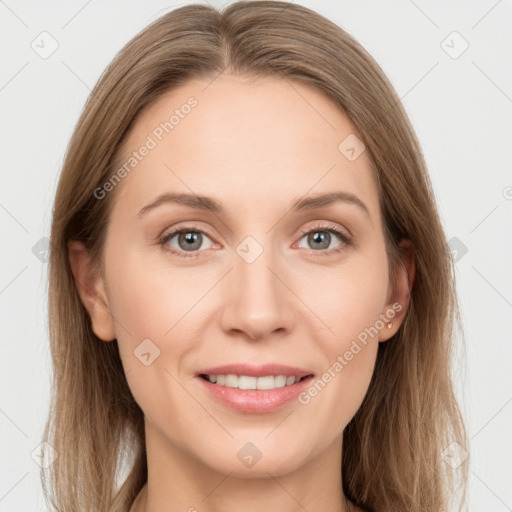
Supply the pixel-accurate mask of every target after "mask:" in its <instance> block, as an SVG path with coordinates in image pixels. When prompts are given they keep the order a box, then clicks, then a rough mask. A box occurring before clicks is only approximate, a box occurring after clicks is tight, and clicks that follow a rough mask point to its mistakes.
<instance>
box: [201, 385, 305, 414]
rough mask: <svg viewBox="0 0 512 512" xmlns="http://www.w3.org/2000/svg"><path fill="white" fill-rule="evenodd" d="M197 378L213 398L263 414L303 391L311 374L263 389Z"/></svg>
mask: <svg viewBox="0 0 512 512" xmlns="http://www.w3.org/2000/svg"><path fill="white" fill-rule="evenodd" d="M197 378H198V379H199V380H200V381H201V382H202V383H203V385H204V386H205V387H206V389H207V390H208V391H209V392H210V393H211V394H212V396H213V397H214V398H215V399H217V400H219V401H220V402H222V403H223V404H226V405H228V406H229V407H232V408H233V409H236V410H238V411H240V412H248V413H254V414H263V413H266V412H271V411H275V410H276V409H278V408H279V407H282V406H283V405H285V404H286V403H287V402H290V401H291V400H293V399H294V398H295V397H296V396H297V395H298V394H299V393H301V392H302V391H304V390H305V389H306V388H307V387H308V386H309V384H310V381H311V380H312V379H313V377H312V376H309V377H307V378H305V379H303V380H301V381H300V382H296V383H295V384H291V385H290V386H284V387H282V388H275V389H266V390H263V389H238V388H230V387H228V386H221V385H219V384H214V383H213V382H210V381H209V380H206V379H203V378H202V377H197Z"/></svg>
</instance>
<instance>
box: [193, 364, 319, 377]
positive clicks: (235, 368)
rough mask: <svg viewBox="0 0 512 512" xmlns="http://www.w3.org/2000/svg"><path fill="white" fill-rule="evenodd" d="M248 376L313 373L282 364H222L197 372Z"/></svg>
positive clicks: (304, 374) (299, 375) (300, 375)
mask: <svg viewBox="0 0 512 512" xmlns="http://www.w3.org/2000/svg"><path fill="white" fill-rule="evenodd" d="M229 374H232V375H238V376H240V375H249V376H251V377H264V376H266V375H285V376H286V377H289V376H292V375H293V376H294V377H299V378H302V377H306V376H307V375H313V372H311V371H309V370H304V369H302V368H295V367H293V366H286V365H282V364H276V363H271V364H263V365H259V366H256V365H250V364H245V363H244V364H224V365H222V366H215V367H212V368H205V369H204V370H201V371H199V372H197V375H198V376H199V375H229Z"/></svg>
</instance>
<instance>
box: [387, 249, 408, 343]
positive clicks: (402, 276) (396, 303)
mask: <svg viewBox="0 0 512 512" xmlns="http://www.w3.org/2000/svg"><path fill="white" fill-rule="evenodd" d="M398 250H399V253H400V259H401V265H399V268H398V276H397V279H396V281H395V282H394V283H391V286H392V288H391V293H390V294H389V295H390V296H389V297H388V302H387V304H386V306H385V308H384V311H383V312H382V315H381V318H382V319H383V321H384V328H383V329H381V331H380V334H379V341H386V340H388V339H389V338H391V337H392V336H393V335H394V334H395V333H396V332H397V331H398V329H399V327H400V326H401V325H402V322H403V320H404V318H405V315H406V313H407V310H408V309H409V301H410V297H411V290H412V287H413V284H414V275H415V271H416V263H415V253H414V246H413V244H412V242H411V241H410V240H408V239H403V240H401V241H400V243H399V244H398ZM393 312H394V316H393ZM390 323H391V327H389V325H390Z"/></svg>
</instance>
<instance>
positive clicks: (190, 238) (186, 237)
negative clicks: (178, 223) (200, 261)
mask: <svg viewBox="0 0 512 512" xmlns="http://www.w3.org/2000/svg"><path fill="white" fill-rule="evenodd" d="M200 237H201V234H200V233H197V232H190V231H189V232H187V233H182V234H181V236H180V240H179V241H180V242H182V241H186V245H185V248H184V249H185V250H186V251H190V250H194V249H199V248H200V247H201V238H200ZM198 240H199V242H198ZM194 244H195V245H194Z"/></svg>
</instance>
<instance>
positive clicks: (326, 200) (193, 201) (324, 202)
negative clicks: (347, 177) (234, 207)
mask: <svg viewBox="0 0 512 512" xmlns="http://www.w3.org/2000/svg"><path fill="white" fill-rule="evenodd" d="M339 202H344V203H349V204H353V205H355V206H357V207H359V208H360V209H361V210H362V211H363V212H364V213H365V214H366V215H367V216H368V218H370V219H371V216H370V211H369V210H368V207H367V206H366V205H365V204H364V203H363V201H361V199H359V198H358V197H357V196H356V195H354V194H351V193H350V192H330V193H327V194H316V195H312V196H311V195H310V196H307V197H305V198H299V199H296V200H295V201H293V202H292V204H291V205H290V210H291V211H292V212H301V211H306V210H314V209H316V208H322V207H325V206H330V205H331V204H335V203H339ZM163 204H180V205H183V206H188V207H189V208H194V209H196V210H204V211H210V212H213V213H216V214H220V215H222V214H223V213H224V209H223V208H222V206H221V204H220V203H219V202H218V201H217V200H215V199H213V198H212V197H207V196H198V195H195V194H176V193H164V194H161V195H160V196H158V197H157V198H156V199H155V201H153V202H152V203H150V204H148V205H146V206H144V207H143V208H142V209H141V210H140V211H139V213H138V216H139V217H140V216H142V215H143V214H145V213H146V212H148V211H149V210H153V209H155V208H157V207H158V206H161V205H163Z"/></svg>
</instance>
